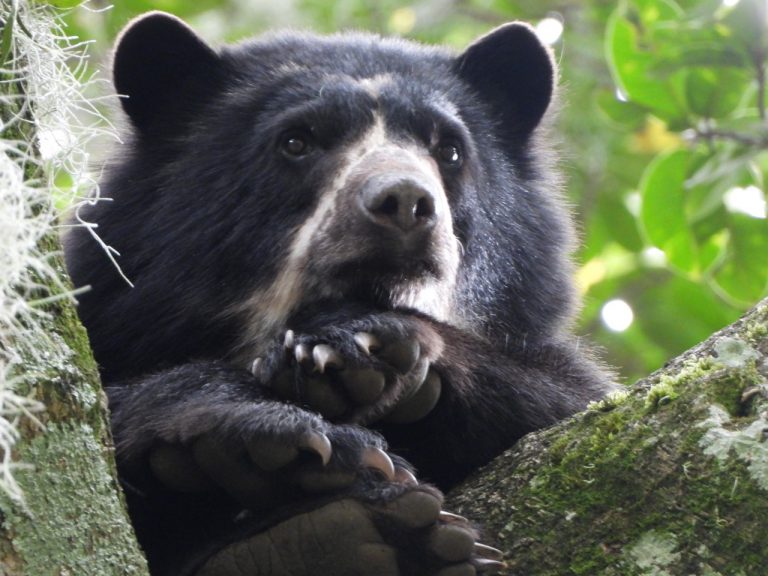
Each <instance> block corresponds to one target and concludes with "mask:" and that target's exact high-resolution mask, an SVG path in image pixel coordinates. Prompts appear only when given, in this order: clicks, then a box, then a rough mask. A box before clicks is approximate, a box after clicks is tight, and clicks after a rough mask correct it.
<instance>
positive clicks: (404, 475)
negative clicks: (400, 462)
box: [395, 467, 419, 486]
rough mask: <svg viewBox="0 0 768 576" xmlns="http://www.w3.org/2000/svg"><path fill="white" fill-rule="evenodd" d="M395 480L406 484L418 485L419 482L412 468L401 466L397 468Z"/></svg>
mask: <svg viewBox="0 0 768 576" xmlns="http://www.w3.org/2000/svg"><path fill="white" fill-rule="evenodd" d="M395 482H397V483H398V484H405V485H406V486H416V485H417V484H418V483H419V481H418V480H417V479H416V476H414V475H413V473H412V472H411V471H410V470H408V469H406V468H400V467H398V468H395Z"/></svg>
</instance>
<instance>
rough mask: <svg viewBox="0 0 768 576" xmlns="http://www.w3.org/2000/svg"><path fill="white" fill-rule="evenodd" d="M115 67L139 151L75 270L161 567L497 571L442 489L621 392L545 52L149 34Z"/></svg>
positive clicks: (505, 35)
mask: <svg viewBox="0 0 768 576" xmlns="http://www.w3.org/2000/svg"><path fill="white" fill-rule="evenodd" d="M113 73H114V84H115V88H116V91H117V93H118V94H119V95H121V96H122V100H121V104H122V108H123V110H124V112H125V114H126V116H127V120H128V122H127V124H128V126H127V130H126V132H127V133H126V135H125V139H124V141H123V144H122V146H120V147H119V149H118V150H117V151H115V153H114V155H113V157H112V160H111V162H109V164H108V166H107V167H106V169H105V175H104V177H103V180H102V182H101V185H100V196H101V201H99V202H94V203H91V204H88V205H85V206H84V207H81V209H80V210H79V214H78V216H79V218H80V219H81V220H83V221H86V222H90V223H93V224H96V225H98V230H97V231H98V235H99V237H100V239H101V240H102V241H103V242H104V243H105V244H106V245H108V246H109V247H110V251H108V252H105V251H104V250H102V249H101V244H100V243H99V242H97V241H96V240H95V239H94V238H93V236H92V234H91V233H92V232H93V227H92V226H85V227H79V228H76V229H74V230H73V231H72V232H71V234H70V235H69V236H68V237H67V238H66V239H65V245H66V262H67V266H68V269H69V272H70V273H71V276H72V278H73V280H74V282H75V284H76V285H78V286H89V287H90V290H89V291H88V292H86V293H84V294H82V296H81V297H80V306H79V311H80V314H81V317H82V320H83V322H84V324H85V326H86V328H87V330H88V333H89V335H90V338H91V342H92V345H93V350H94V353H95V356H96V359H97V361H98V363H99V366H100V370H101V373H102V377H103V380H104V382H105V385H106V390H107V394H108V397H109V405H110V410H111V418H112V431H113V434H114V440H115V447H116V456H117V461H118V467H119V472H120V477H121V482H122V484H123V486H124V488H125V491H126V495H127V499H128V504H129V509H130V513H131V516H132V520H133V522H134V524H135V527H136V530H137V535H138V537H139V540H140V543H141V544H142V546H143V547H144V549H145V551H146V553H147V555H148V559H149V562H150V567H151V571H152V573H153V574H154V575H159V576H166V575H174V576H176V575H196V576H204V575H219V576H250V575H257V574H258V575H267V574H268V575H291V576H310V575H329V576H331V575H333V576H352V575H355V576H357V575H362V576H373V575H399V576H416V575H419V576H422V575H440V576H449V575H454V576H457V575H465V574H475V573H485V572H492V571H495V570H497V569H498V568H499V566H500V562H499V560H500V558H499V553H498V551H495V550H494V549H492V548H489V547H486V546H483V545H482V544H479V543H476V541H475V538H476V534H475V532H473V530H472V528H471V527H470V525H469V524H468V522H467V520H465V519H463V518H460V517H457V516H455V515H452V514H449V513H447V512H443V511H441V502H442V500H441V495H440V492H439V491H438V489H437V488H439V489H442V490H445V489H448V488H450V487H451V486H453V485H455V484H456V483H457V482H458V481H459V480H461V479H462V478H464V477H465V476H466V475H467V474H468V473H469V472H471V471H473V470H475V469H476V468H478V467H479V466H481V465H482V464H484V463H487V462H488V461H489V460H491V459H492V458H493V457H494V456H496V455H498V454H499V453H500V452H502V451H503V450H504V449H506V448H508V447H509V446H510V445H512V444H513V443H514V442H515V441H516V440H517V439H519V438H520V437H521V436H523V435H524V434H526V433H527V432H530V431H532V430H536V429H539V428H542V427H544V426H548V425H550V424H552V423H554V422H556V421H558V420H560V419H562V418H564V417H566V416H568V415H570V414H573V413H574V412H576V411H578V410H581V409H583V408H584V407H585V406H586V405H587V403H588V402H589V401H591V400H594V399H597V398H600V397H602V396H603V395H604V394H605V392H606V391H607V390H608V389H609V388H610V386H611V385H610V384H609V380H610V379H609V378H608V377H607V376H606V374H605V373H604V372H603V371H602V370H601V369H600V368H599V367H598V366H597V365H596V364H595V363H594V362H593V361H592V360H590V359H589V357H588V353H587V352H585V350H584V348H583V347H581V346H579V345H578V343H577V340H576V338H574V336H573V335H571V334H570V333H569V321H570V319H571V317H572V314H573V308H574V305H573V304H574V289H573V286H572V280H571V264H570V261H569V258H570V252H571V247H572V240H571V237H572V233H571V225H570V222H569V219H568V217H567V215H566V213H565V211H564V208H563V206H562V202H561V201H560V199H559V197H558V192H559V191H558V182H557V178H556V177H555V176H554V171H553V170H554V169H553V166H552V165H551V162H550V155H551V154H552V151H551V150H550V149H548V148H547V145H546V141H545V140H546V138H544V137H542V136H543V135H542V132H543V130H544V128H543V127H544V126H545V125H546V121H545V120H544V118H545V113H546V112H547V110H548V108H549V107H550V101H551V100H552V95H553V90H554V86H555V82H556V71H555V66H554V63H553V59H552V56H551V54H550V52H549V51H548V49H547V48H545V47H544V46H543V45H542V44H541V43H540V41H539V40H538V39H537V37H536V35H535V33H534V32H533V30H532V29H531V28H530V27H529V26H527V25H525V24H521V23H511V24H507V25H505V26H502V27H500V28H497V29H496V30H493V31H492V32H490V33H489V34H487V35H486V36H483V37H482V38H480V39H478V40H477V41H476V42H474V43H473V44H471V45H470V46H469V47H468V48H467V49H466V50H464V51H463V52H462V53H459V54H456V53H453V52H451V51H449V50H447V49H444V48H436V47H427V46H423V45H419V44H417V43H414V42H409V41H405V40H400V39H385V38H380V37H378V36H374V35H369V34H363V33H344V34H338V35H333V36H328V37H320V36H314V35H310V34H305V33H295V32H284V33H278V34H273V35H268V36H265V37H262V38H258V39H255V40H251V41H247V42H243V43H241V44H237V45H233V46H225V47H222V48H220V49H214V48H212V47H210V46H209V45H208V44H206V43H205V42H204V41H203V40H201V39H200V38H199V37H198V36H197V35H196V34H195V33H194V32H193V31H192V30H191V29H190V28H188V27H187V26H186V25H185V24H184V23H182V22H181V21H180V20H178V19H177V18H175V17H173V16H170V15H167V14H163V13H157V12H155V13H150V14H148V15H145V16H143V17H140V18H139V19H137V20H135V21H133V22H132V23H131V24H130V25H129V26H128V27H127V28H126V29H125V30H124V31H123V33H122V34H121V36H120V37H119V40H118V42H117V47H116V49H115V53H114V66H113ZM112 260H117V262H118V263H119V269H118V268H117V267H115V266H114V265H113V262H112ZM416 475H418V478H419V479H418V480H417V479H416ZM422 482H424V483H422ZM435 486H436V487H437V488H435Z"/></svg>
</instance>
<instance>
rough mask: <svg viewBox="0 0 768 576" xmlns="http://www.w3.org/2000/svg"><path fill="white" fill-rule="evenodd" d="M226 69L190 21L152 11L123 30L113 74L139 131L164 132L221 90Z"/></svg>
mask: <svg viewBox="0 0 768 576" xmlns="http://www.w3.org/2000/svg"><path fill="white" fill-rule="evenodd" d="M222 69H223V66H222V65H221V60H220V58H219V56H218V54H217V53H216V52H215V51H214V50H213V49H212V48H211V47H210V46H208V44H206V43H205V42H204V41H203V40H202V39H201V38H200V37H199V36H198V35H197V34H195V32H194V31H193V30H192V29H191V28H190V27H189V26H187V25H186V24H185V23H184V22H182V21H181V20H179V19H178V18H176V17H175V16H172V15H171V14H166V13H165V12H150V13H148V14H144V15H143V16H139V17H138V18H136V19H135V20H133V21H132V22H130V23H129V24H128V25H127V26H126V27H125V29H124V30H123V31H122V32H121V33H120V36H119V37H118V39H117V45H116V47H115V53H114V57H113V64H112V76H113V80H114V83H115V89H116V90H117V93H118V94H120V95H122V96H124V97H123V98H122V99H121V100H120V103H121V104H122V106H123V110H125V112H126V114H128V117H129V118H130V119H131V122H132V123H133V125H134V126H135V127H136V128H137V129H138V130H139V132H142V133H153V134H157V133H159V134H163V133H167V132H169V131H173V129H174V127H175V126H177V125H178V122H177V120H178V119H179V117H189V116H191V115H193V114H194V113H195V112H197V111H198V110H199V107H200V104H201V103H203V102H205V101H207V99H209V98H210V97H211V96H212V95H213V94H215V93H216V90H217V89H219V87H220V84H221V80H220V78H221V75H222Z"/></svg>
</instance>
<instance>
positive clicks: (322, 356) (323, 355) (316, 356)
mask: <svg viewBox="0 0 768 576" xmlns="http://www.w3.org/2000/svg"><path fill="white" fill-rule="evenodd" d="M312 359H313V360H314V361H315V370H317V371H318V372H320V374H324V373H325V369H326V368H336V369H337V370H341V369H342V368H344V358H342V357H341V354H339V353H338V351H336V349H335V348H332V347H331V346H328V345H327V344H318V345H317V346H315V347H314V348H313V349H312Z"/></svg>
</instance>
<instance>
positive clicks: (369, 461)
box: [360, 446, 396, 482]
mask: <svg viewBox="0 0 768 576" xmlns="http://www.w3.org/2000/svg"><path fill="white" fill-rule="evenodd" d="M360 464H362V466H363V467H365V468H373V469H374V470H378V471H379V472H381V473H383V474H384V476H385V477H386V478H387V480H389V481H390V482H394V481H395V478H396V477H395V465H394V464H393V463H392V459H391V458H390V457H389V456H388V455H387V453H386V452H384V450H382V449H381V448H375V447H372V446H371V447H368V448H366V449H365V452H363V456H362V458H361V459H360Z"/></svg>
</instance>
